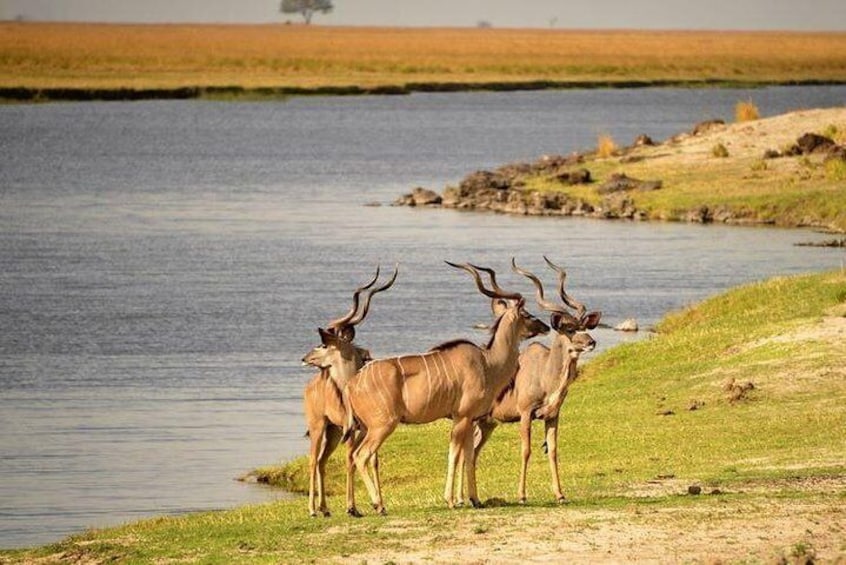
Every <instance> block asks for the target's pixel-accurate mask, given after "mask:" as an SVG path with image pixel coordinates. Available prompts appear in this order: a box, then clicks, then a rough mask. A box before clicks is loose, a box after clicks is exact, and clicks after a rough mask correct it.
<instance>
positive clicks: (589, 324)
mask: <svg viewBox="0 0 846 565" xmlns="http://www.w3.org/2000/svg"><path fill="white" fill-rule="evenodd" d="M544 261H546V264H547V265H549V267H550V268H551V269H553V270H554V271H555V272H557V273H558V294H559V296H560V297H561V301H562V302H563V304H556V303H555V302H552V301H550V300H547V299H546V298H544V294H543V285H542V284H541V282H540V280H539V279H538V277H536V276H535V275H533V274H532V273H530V272H529V271H526V270H524V269H521V268H519V267H518V266H517V263H516V262H515V261H514V259H511V268H512V269H514V272H516V273H519V274H521V275H523V276H524V277H526V278H528V279H529V280H530V281H532V283H533V284H534V285H535V289H536V291H537V293H536V299H537V303H538V306H540V307H541V308H542V309H544V310H546V311H547V312H550V316H549V325H550V326H551V327H552V329H554V330H555V332H556V333H557V334H558V336H559V339H561V340H562V346H563V348H564V350H565V351H566V353H567V355H568V356H569V357H570V358H571V359H574V360H575V359H578V358H579V355H581V354H582V352H584V351H592V350H593V348H594V347H596V341H594V339H593V337H591V335H590V334H589V333H587V330H592V329H594V328H595V327H596V326H597V325H598V324H599V319H600V318H601V317H602V312H587V309H586V308H585V306H584V304H582V303H581V302H577V301H576V300H575V299H573V298H572V297H571V296H570V295H568V294H567V292H566V291H565V290H564V283H565V281H566V280H567V273H566V272H565V271H564V269H562V268H561V267H559V266H558V265H556V264H555V263H553V262H552V261H550V260H549V259H547V257H546V256H544ZM567 307H569V308H571V309H572V310H574V311H575V313H574V314H571V313H570V312H569V311H568V310H567Z"/></svg>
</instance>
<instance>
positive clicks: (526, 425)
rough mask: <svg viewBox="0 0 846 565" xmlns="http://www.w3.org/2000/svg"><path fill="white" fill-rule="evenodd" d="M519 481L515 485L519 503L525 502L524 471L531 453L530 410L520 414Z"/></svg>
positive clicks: (526, 469) (527, 466) (526, 468)
mask: <svg viewBox="0 0 846 565" xmlns="http://www.w3.org/2000/svg"><path fill="white" fill-rule="evenodd" d="M520 446H521V447H520V455H521V457H522V461H521V465H520V483H519V485H518V486H517V501H518V502H519V503H520V504H525V502H526V472H527V471H528V468H529V457H531V455H532V412H531V411H528V412H525V413H523V414H521V415H520Z"/></svg>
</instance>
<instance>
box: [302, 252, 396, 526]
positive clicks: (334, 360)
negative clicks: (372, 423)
mask: <svg viewBox="0 0 846 565" xmlns="http://www.w3.org/2000/svg"><path fill="white" fill-rule="evenodd" d="M397 272H398V271H397V270H395V271H394V275H393V277H391V279H390V280H389V281H388V282H387V283H385V284H384V285H382V286H379V287H377V288H375V289H373V290H371V291H370V292H369V293H368V294H366V295H365V296H364V301H363V304H362V305H361V308H360V309H359V295H360V294H361V293H362V292H363V291H365V290H368V289H370V288H371V287H372V286H373V285H374V284H375V283H376V281H377V280H378V279H379V269H378V268H377V269H376V275H375V276H374V277H373V280H372V281H370V282H369V283H368V284H366V285H364V286H362V287H359V288H357V289H356V290H355V292H354V293H353V305H352V308H350V311H349V312H348V313H347V314H346V315H344V316H342V317H341V318H338V319H336V320H333V321H331V322H329V325H328V326H327V329H325V330H324V329H323V328H318V330H317V331H318V333H319V334H320V341H321V345H319V346H317V347H315V348H314V349H312V350H311V351H309V352H308V353H307V354H306V355H305V357H303V364H306V365H312V366H314V367H317V368H318V369H320V373H318V374H317V375H315V376H314V377H313V378H312V379H311V380H310V381H309V382H308V384H306V388H305V394H304V396H303V403H304V409H305V417H306V423H307V425H308V435H309V438H310V440H311V448H310V450H309V491H308V511H309V514H310V515H311V516H317V514H318V512H319V513H320V514H322V515H324V516H329V510H328V508H327V506H326V493H325V490H324V478H325V476H326V461H327V460H328V459H329V456H330V455H332V453H333V452H334V451H335V449H336V448H337V447H338V444H339V443H340V441H341V436H342V435H343V426H344V425H345V423H346V420H347V417H346V411H347V409H348V408H347V407H346V404H345V401H344V398H343V393H342V391H343V390H344V388H345V387H346V384H347V381H348V380H349V378H350V377H351V376H353V375H354V374H355V373H356V371H358V370H359V369H360V368H361V367H362V366H363V365H364V363H365V362H367V361H369V360H370V352H369V351H367V350H366V349H362V348H360V347H357V346H356V345H354V344H353V343H352V342H353V339H355V326H357V325H358V324H360V323H361V322H362V321H363V320H364V318H365V317H366V316H367V312H368V311H369V309H370V300H371V298H373V295H374V294H377V293H379V292H382V291H383V290H387V289H389V288H390V287H391V285H393V284H394V281H395V280H396V278H397ZM358 439H361V437H360V436H357V437H351V438H350V439H349V443H348V447H347V513H349V514H352V515H359V513H358V511H357V510H356V508H355V498H354V491H353V485H352V482H351V479H352V476H353V469H352V465H353V462H352V451H353V447H354V445H355V442H356V440H358ZM373 465H374V467H375V466H377V465H378V461H376V460H374V461H373ZM374 474H375V475H376V476H377V477H378V470H377V471H374Z"/></svg>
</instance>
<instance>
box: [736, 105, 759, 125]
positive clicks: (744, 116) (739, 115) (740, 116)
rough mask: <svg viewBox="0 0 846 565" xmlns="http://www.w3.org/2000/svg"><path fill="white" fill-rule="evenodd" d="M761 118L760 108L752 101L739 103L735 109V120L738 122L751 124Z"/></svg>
mask: <svg viewBox="0 0 846 565" xmlns="http://www.w3.org/2000/svg"><path fill="white" fill-rule="evenodd" d="M760 117H761V114H760V112H758V107H757V106H756V105H755V104H754V103H753V102H752V101H751V100H748V101H746V102H738V103H737V105H736V106H735V107H734V119H735V121H737V122H751V121H754V120H757V119H758V118H760Z"/></svg>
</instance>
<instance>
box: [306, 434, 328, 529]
mask: <svg viewBox="0 0 846 565" xmlns="http://www.w3.org/2000/svg"><path fill="white" fill-rule="evenodd" d="M325 431H326V426H325V424H324V423H322V422H321V423H320V424H319V425H313V426H309V430H308V437H309V440H311V445H310V448H309V453H308V513H309V515H310V516H311V517H315V516H317V499H318V498H319V497H320V496H322V491H323V488H322V486H323V485H322V484H320V479H319V474H318V465H319V461H320V455H321V452H322V450H323V443H324V433H325Z"/></svg>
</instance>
